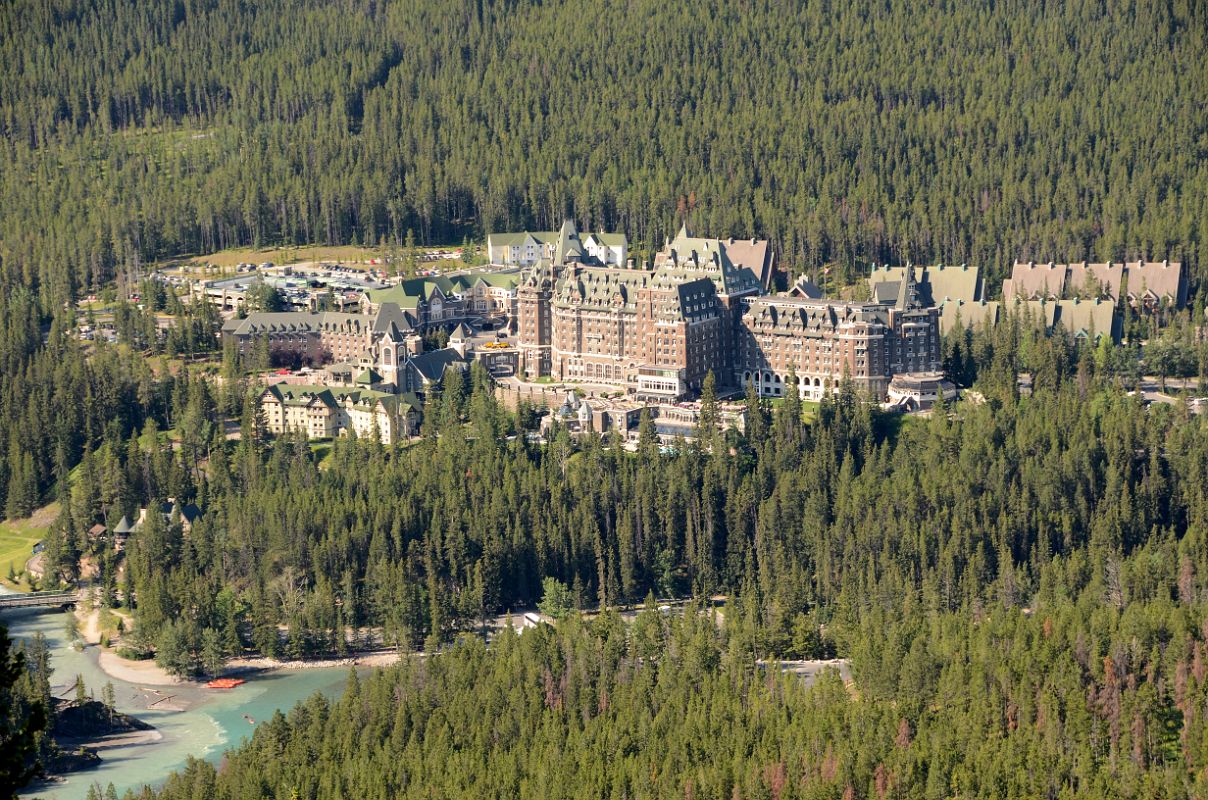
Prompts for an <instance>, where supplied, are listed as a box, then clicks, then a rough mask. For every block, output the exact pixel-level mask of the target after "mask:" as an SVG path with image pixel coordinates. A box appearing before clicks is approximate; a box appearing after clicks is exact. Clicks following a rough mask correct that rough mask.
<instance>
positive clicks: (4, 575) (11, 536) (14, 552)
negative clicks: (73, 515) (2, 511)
mask: <svg viewBox="0 0 1208 800" xmlns="http://www.w3.org/2000/svg"><path fill="white" fill-rule="evenodd" d="M58 514H59V504H58V503H52V504H51V505H49V506H46V507H44V508H40V509H38V511H36V512H34V515H33V516H32V517H30V518H29V519H15V520H7V521H5V522H0V581H3V583H4V584H5V585H6V586H8V587H10V588H13V589H20V590H21V591H28V590H29V582H28V580H27V577H26V576H25V574H24V572H25V562H26V561H28V560H29V559H30V558H31V557H32V556H33V546H34V545H35V544H37V543H38V542H39V541H40V540H41V539H42V538H43V537H45V536H46V531H47V529H48V528H49V527H50V523H51V522H53V521H54V518H55V517H57V516H58ZM10 569H11V571H12V572H13V573H15V574H20V577H19V578H18V580H17V581H16V582H13V581H10V580H9V579H8V574H9V571H10Z"/></svg>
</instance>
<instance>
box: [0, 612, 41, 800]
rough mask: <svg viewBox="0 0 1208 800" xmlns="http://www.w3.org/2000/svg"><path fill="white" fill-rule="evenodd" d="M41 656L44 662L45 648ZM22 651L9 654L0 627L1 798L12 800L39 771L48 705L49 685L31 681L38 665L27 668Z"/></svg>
mask: <svg viewBox="0 0 1208 800" xmlns="http://www.w3.org/2000/svg"><path fill="white" fill-rule="evenodd" d="M40 647H41V648H43V649H42V650H41V651H39V652H40V653H41V656H40V657H39V658H44V657H45V653H44V647H45V645H44V644H43V645H40ZM26 657H27V654H26V652H25V651H24V650H18V651H17V652H15V653H14V652H13V651H12V640H10V639H9V638H8V629H7V628H5V627H4V626H2V625H0V797H3V798H4V800H8V798H15V797H16V796H17V790H18V789H20V788H21V787H22V786H25V784H27V783H28V782H29V780H30V778H32V777H33V776H35V775H36V774H38V771H39V769H40V766H39V764H38V761H37V756H38V754H39V751H40V749H41V748H40V746H39V743H40V741H41V734H42V731H43V729H44V728H45V727H46V711H47V708H48V707H49V702H50V697H49V694H50V685H49V682H48V681H47V680H46V679H47V678H48V677H49V675H48V672H49V670H47V671H46V674H43V676H42V680H34V679H33V675H34V673H33V672H31V670H30V669H29V668H27V667H29V666H32V667H34V668H35V669H36V668H38V666H39V664H34V665H27V664H26Z"/></svg>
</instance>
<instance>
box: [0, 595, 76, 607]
mask: <svg viewBox="0 0 1208 800" xmlns="http://www.w3.org/2000/svg"><path fill="white" fill-rule="evenodd" d="M78 600H79V597H78V596H77V595H76V593H75V592H27V593H26V594H0V611H4V610H6V609H10V608H63V607H65V606H73V605H75V604H76V602H77V601H78Z"/></svg>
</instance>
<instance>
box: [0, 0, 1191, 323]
mask: <svg viewBox="0 0 1208 800" xmlns="http://www.w3.org/2000/svg"><path fill="white" fill-rule="evenodd" d="M1205 36H1208V20H1206V19H1205V8H1204V6H1203V4H1201V3H1196V2H1185V1H1184V2H1169V3H1168V2H1150V0H1136V1H1135V2H1134V1H1131V0H1110V1H1109V2H1090V1H1089V0H1088V1H1086V2H1072V3H1048V4H1043V5H1041V6H1037V5H1035V4H1029V3H1019V2H997V1H993V0H979V1H978V2H969V3H956V4H949V5H946V6H932V7H924V6H919V5H918V4H916V3H907V2H889V3H880V2H851V3H846V2H845V3H834V2H821V1H819V2H807V3H798V2H787V1H781V0H750V1H749V2H721V0H708V1H707V2H704V3H702V2H695V1H693V2H686V1H685V0H677V1H675V2H666V0H633V2H627V3H620V4H608V5H601V4H600V3H598V2H595V0H557V1H556V2H532V1H531V0H476V1H475V2H462V1H461V0H408V2H383V1H382V0H346V1H345V2H340V3H330V2H326V1H325V0H323V1H321V0H304V1H303V2H285V1H284V0H268V1H267V2H259V3H244V2H238V1H237V0H173V2H132V1H131V0H53V1H52V2H40V1H35V0H16V2H14V3H11V4H9V5H8V6H7V8H6V13H5V14H4V15H3V22H2V23H0V56H2V57H0V133H2V134H3V155H2V161H0V197H3V198H4V204H3V211H2V212H0V241H2V242H3V245H2V247H0V262H2V267H0V275H2V276H3V280H4V282H5V284H6V285H12V284H13V283H21V284H23V285H26V286H31V285H38V286H39V287H40V290H41V292H42V299H43V301H44V306H43V308H44V309H45V308H49V306H50V305H51V303H50V302H49V301H50V300H51V299H54V300H56V301H58V300H62V299H65V298H67V297H69V296H71V295H72V294H73V293H77V292H79V291H81V290H82V289H85V288H96V287H98V286H99V285H101V284H103V283H104V282H105V281H107V280H108V279H110V278H111V277H113V276H114V275H115V274H124V273H125V272H126V271H127V270H129V269H131V268H133V267H135V266H137V265H138V264H140V263H142V262H145V261H147V260H149V259H154V258H157V257H162V256H166V255H174V254H178V253H182V252H204V251H208V250H211V249H215V248H220V247H225V246H229V245H234V244H244V243H275V242H332V243H335V242H339V243H343V242H362V243H369V244H376V243H378V242H380V241H382V240H383V239H385V240H387V241H402V240H403V239H404V238H405V236H406V232H407V231H408V230H413V231H414V232H415V235H416V236H417V237H418V239H419V241H420V242H421V243H431V242H438V241H450V240H452V241H461V240H462V239H463V237H465V236H467V235H469V236H475V237H480V236H482V235H483V234H485V233H486V232H490V231H504V230H515V229H521V228H524V227H537V228H541V229H548V228H551V227H556V226H557V224H558V223H559V222H560V220H561V219H562V218H563V216H564V215H570V216H573V217H575V218H576V219H577V220H578V221H579V223H580V225H581V227H583V228H585V229H596V228H606V229H616V230H623V231H625V232H626V233H628V234H629V236H630V238H631V240H632V241H634V242H635V243H636V244H637V245H638V248H637V250H638V252H639V253H640V252H643V251H645V252H649V249H650V248H652V247H653V246H655V245H658V244H661V243H662V240H663V238H664V237H665V236H668V235H670V234H671V233H672V232H673V231H674V228H675V227H676V226H677V225H678V220H679V219H680V218H681V217H682V216H684V215H685V214H690V215H691V218H692V220H693V222H694V223H695V226H696V227H697V228H698V229H700V230H701V231H704V232H708V233H709V234H710V235H716V236H730V235H733V236H738V237H743V236H755V235H758V236H767V237H770V238H771V239H772V240H773V243H774V245H775V248H776V250H777V251H778V252H779V253H780V254H781V258H782V263H783V264H785V265H787V266H788V267H790V268H791V269H794V270H800V269H807V268H813V267H815V266H817V265H819V264H821V263H824V262H837V263H838V264H839V266H840V268H841V269H842V270H845V271H848V270H852V269H855V268H856V267H857V264H858V263H866V262H868V261H884V260H887V259H889V260H896V261H901V260H906V259H912V260H914V261H915V262H922V261H929V260H943V261H946V262H948V263H958V262H969V263H977V264H979V265H981V266H983V267H985V268H987V269H988V270H989V271H990V272H991V274H992V276H994V275H998V276H1001V270H1002V269H1003V268H1004V267H1005V266H1006V265H1009V263H1010V261H1011V260H1012V259H1013V258H1015V257H1019V258H1021V259H1035V260H1042V261H1047V260H1058V261H1063V260H1078V259H1082V258H1100V259H1105V258H1115V259H1121V258H1126V257H1137V256H1149V257H1153V258H1157V259H1162V258H1169V259H1171V260H1182V261H1184V262H1185V263H1188V264H1190V265H1191V266H1192V268H1193V270H1197V271H1198V269H1199V268H1200V265H1201V263H1202V258H1201V248H1202V241H1203V232H1202V230H1201V227H1202V225H1203V220H1204V219H1205V214H1206V212H1208V174H1206V172H1205V170H1206V169H1208V167H1206V166H1205V163H1206V161H1205V159H1204V148H1205V141H1206V137H1208V119H1206V117H1205V115H1204V114H1203V113H1202V109H1203V108H1204V107H1205V106H1206V105H1208V78H1206V77H1205V71H1204V69H1203V66H1202V65H1203V60H1204V54H1205V52H1206V47H1205ZM991 285H993V283H991Z"/></svg>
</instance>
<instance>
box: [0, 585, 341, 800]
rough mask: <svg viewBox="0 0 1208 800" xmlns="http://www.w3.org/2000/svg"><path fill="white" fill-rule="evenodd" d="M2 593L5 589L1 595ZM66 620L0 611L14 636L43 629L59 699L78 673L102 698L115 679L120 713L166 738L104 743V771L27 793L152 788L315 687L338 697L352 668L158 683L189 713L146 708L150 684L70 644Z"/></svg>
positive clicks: (80, 798)
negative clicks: (109, 670) (239, 681)
mask: <svg viewBox="0 0 1208 800" xmlns="http://www.w3.org/2000/svg"><path fill="white" fill-rule="evenodd" d="M3 591H4V588H3V587H0V592H3ZM66 622H67V618H66V615H65V614H63V613H61V612H53V613H51V612H45V611H43V612H41V613H38V612H34V611H6V612H4V613H3V615H0V623H3V624H4V625H6V626H8V629H9V636H10V637H12V638H13V639H14V640H20V639H22V638H29V637H32V636H33V635H34V634H35V633H37V632H38V631H41V632H42V634H43V635H44V636H45V637H46V639H47V640H48V642H49V644H50V647H51V667H52V669H53V673H52V675H51V686H52V691H53V692H54V693H55V694H56V696H59V697H70V696H72V695H71V691H72V687H73V686H74V685H75V678H76V675H82V676H84V684H85V686H87V688H88V689H89V690H90V691H91V692H92V694H93V696H95V697H96V698H98V699H100V697H101V690H102V688H103V687H104V686H105V684H106V683H112V684H113V687H114V690H115V694H116V705H117V709H118V711H122V712H124V713H128V714H132V715H134V716H136V717H138V718H139V719H141V720H144V721H145V722H148V723H149V724H151V725H154V726H155V727H156V728H157V729H158V730H159V732H160V733H161V734H163V738H162V739H161V740H160V741H157V742H151V743H147V744H138V745H130V746H126V747H114V748H105V749H103V750H101V751H100V755H101V759H102V762H101V766H100V767H99V768H97V769H92V770H85V771H83V772H76V773H73V774H71V775H68V776H67V781H66V782H65V783H53V784H40V785H38V786H36V787H31V789H30V790H29V791H28V792H26V793H25V794H26V795H28V796H29V797H42V798H46V800H84V798H85V796H86V795H87V793H88V787H89V786H91V785H92V784H93V783H94V782H96V783H99V784H100V785H101V786H102V787H104V786H106V785H107V784H109V783H111V782H112V783H113V785H114V787H115V788H116V789H117V791H118V794H119V795H121V794H123V793H124V792H125V791H126V789H134V790H136V791H137V790H138V789H141V788H142V787H143V786H144V785H147V784H150V785H152V786H155V785H157V784H159V783H161V782H162V781H163V780H164V779H165V778H166V777H167V776H168V774H169V773H170V772H172V771H173V770H176V769H179V768H181V767H183V766H184V764H185V761H186V759H187V758H188V757H189V756H194V757H197V758H205V759H206V760H209V761H212V762H215V763H217V762H218V760H219V759H221V757H222V754H223V753H224V752H225V751H226V750H228V749H230V748H232V747H235V746H236V745H238V744H239V743H240V742H241V741H242V740H243V739H244V738H245V737H247V736H249V735H250V734H251V732H252V730H253V729H254V726H255V725H258V724H260V723H261V722H262V721H263V720H266V719H268V718H270V717H271V716H272V715H273V712H274V711H276V710H278V709H280V710H282V711H288V710H289V709H290V708H292V707H293V706H294V705H295V704H296V703H298V701H300V700H304V699H306V698H307V697H309V696H310V695H312V694H314V693H315V692H323V693H324V694H325V695H327V696H329V697H335V696H336V695H338V694H339V693H340V692H341V691H342V690H343V688H344V685H345V681H347V679H348V668H347V667H331V668H317V669H302V670H275V671H270V672H264V673H260V674H258V675H256V676H255V677H254V678H252V679H250V680H249V681H248V682H247V683H245V684H243V685H242V686H238V687H236V688H234V689H229V690H207V689H204V688H196V687H193V686H181V687H174V686H158V687H155V688H156V689H157V690H158V691H160V692H162V693H163V694H164V695H178V696H179V697H180V698H181V699H185V700H188V701H191V702H189V704H188V708H187V709H186V710H184V711H160V710H154V709H151V710H149V709H148V708H147V705H148V701H149V700H153V699H154V696H153V695H151V694H150V693H149V692H148V691H147V690H146V689H145V688H142V687H140V686H138V685H135V684H132V683H127V682H125V681H120V680H117V679H115V678H110V677H109V676H108V675H106V674H105V673H104V672H102V671H101V668H100V667H99V666H98V663H97V657H98V655H99V653H98V651H97V648H96V647H95V646H92V647H87V648H85V649H84V651H83V652H77V651H76V650H73V649H72V648H71V647H70V646H69V645H68V643H67V641H66V639H67V636H66ZM169 702H170V701H169ZM244 715H247V716H246V717H245V716H244ZM247 717H250V718H251V720H253V722H249V720H248V719H247Z"/></svg>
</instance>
